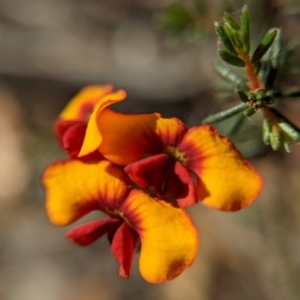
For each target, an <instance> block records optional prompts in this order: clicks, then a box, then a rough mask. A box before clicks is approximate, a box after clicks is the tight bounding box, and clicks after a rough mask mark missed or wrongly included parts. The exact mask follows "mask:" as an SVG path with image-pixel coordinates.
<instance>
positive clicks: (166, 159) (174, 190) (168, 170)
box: [125, 153, 198, 207]
mask: <svg viewBox="0 0 300 300" xmlns="http://www.w3.org/2000/svg"><path fill="white" fill-rule="evenodd" d="M125 171H126V172H127V173H128V175H129V177H130V178H131V179H132V181H134V182H135V183H136V184H137V185H138V186H139V187H141V188H146V187H154V188H155V191H156V193H157V196H158V197H161V198H167V197H175V198H176V199H177V200H178V204H179V205H180V206H181V207H184V206H189V205H193V204H195V203H197V202H198V201H197V198H198V197H197V190H196V184H195V183H194V181H193V179H192V177H191V175H190V173H189V171H188V170H187V169H186V168H185V167H184V166H183V165H182V164H181V163H180V162H176V161H174V160H173V159H172V158H171V157H170V156H169V155H167V154H164V153H162V154H157V155H154V156H150V157H147V158H144V159H141V160H139V161H137V162H134V163H131V164H128V165H127V166H126V167H125Z"/></svg>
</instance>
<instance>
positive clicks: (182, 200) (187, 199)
mask: <svg viewBox="0 0 300 300" xmlns="http://www.w3.org/2000/svg"><path fill="white" fill-rule="evenodd" d="M174 172H175V174H177V175H178V177H179V179H180V183H181V185H183V184H184V185H185V189H186V188H187V190H188V193H187V195H186V196H184V195H183V193H182V192H181V196H177V197H176V198H177V202H178V204H179V206H180V207H185V206H190V205H193V204H196V203H197V202H198V195H197V187H196V184H195V182H194V180H193V178H192V176H191V173H190V172H189V170H188V169H187V168H186V167H184V166H183V165H182V164H181V163H180V162H179V161H177V162H176V163H175V169H174ZM178 187H179V185H178ZM178 192H179V193H178V194H179V195H180V191H178ZM175 195H176V193H175Z"/></svg>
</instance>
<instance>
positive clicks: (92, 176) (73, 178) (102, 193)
mask: <svg viewBox="0 0 300 300" xmlns="http://www.w3.org/2000/svg"><path fill="white" fill-rule="evenodd" d="M42 181H43V184H44V187H45V189H46V208H47V213H48V216H49V219H50V220H51V222H52V223H53V224H55V225H67V224H69V223H72V222H74V221H76V220H77V219H79V218H80V217H82V216H83V215H85V214H87V213H88V212H90V211H92V210H101V211H104V212H107V213H109V212H111V213H113V212H114V210H115V209H118V208H119V207H120V205H121V203H122V202H123V201H124V198H125V197H126V195H127V193H128V191H129V185H128V177H127V176H126V174H125V172H123V171H122V170H120V169H119V168H118V167H116V166H115V165H113V164H112V163H110V162H108V161H106V160H102V161H100V162H91V163H86V162H82V161H80V160H67V161H59V162H56V163H54V164H52V165H50V166H49V167H48V168H47V169H46V171H45V172H44V174H43V178H42Z"/></svg>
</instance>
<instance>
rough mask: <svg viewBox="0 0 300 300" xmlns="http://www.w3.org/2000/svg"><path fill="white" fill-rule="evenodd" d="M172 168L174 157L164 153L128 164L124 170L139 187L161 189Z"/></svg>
mask: <svg viewBox="0 0 300 300" xmlns="http://www.w3.org/2000/svg"><path fill="white" fill-rule="evenodd" d="M171 168H172V159H171V158H170V157H169V155H167V154H164V153H162V154H157V155H153V156H150V157H147V158H144V159H141V160H139V161H137V162H134V163H131V164H128V165H127V166H126V167H125V169H124V170H125V172H127V173H128V175H129V177H130V178H131V179H132V181H134V182H135V183H136V184H137V185H138V186H139V187H141V188H145V187H150V186H151V187H155V189H156V191H160V190H161V186H162V184H163V183H164V182H165V178H166V174H167V173H168V172H169V171H170V169H171Z"/></svg>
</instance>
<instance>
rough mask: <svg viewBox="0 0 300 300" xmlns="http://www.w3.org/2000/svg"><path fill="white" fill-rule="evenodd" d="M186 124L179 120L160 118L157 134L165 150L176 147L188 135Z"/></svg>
mask: <svg viewBox="0 0 300 300" xmlns="http://www.w3.org/2000/svg"><path fill="white" fill-rule="evenodd" d="M186 131H187V128H186V126H185V124H184V123H183V122H182V121H181V120H179V119H177V118H169V119H167V118H160V119H159V120H158V121H157V126H156V134H157V135H158V136H159V139H160V141H161V143H162V145H163V147H164V148H166V147H168V146H171V147H175V146H176V145H177V144H178V143H179V142H180V141H181V139H182V137H183V136H184V134H185V133H186Z"/></svg>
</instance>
